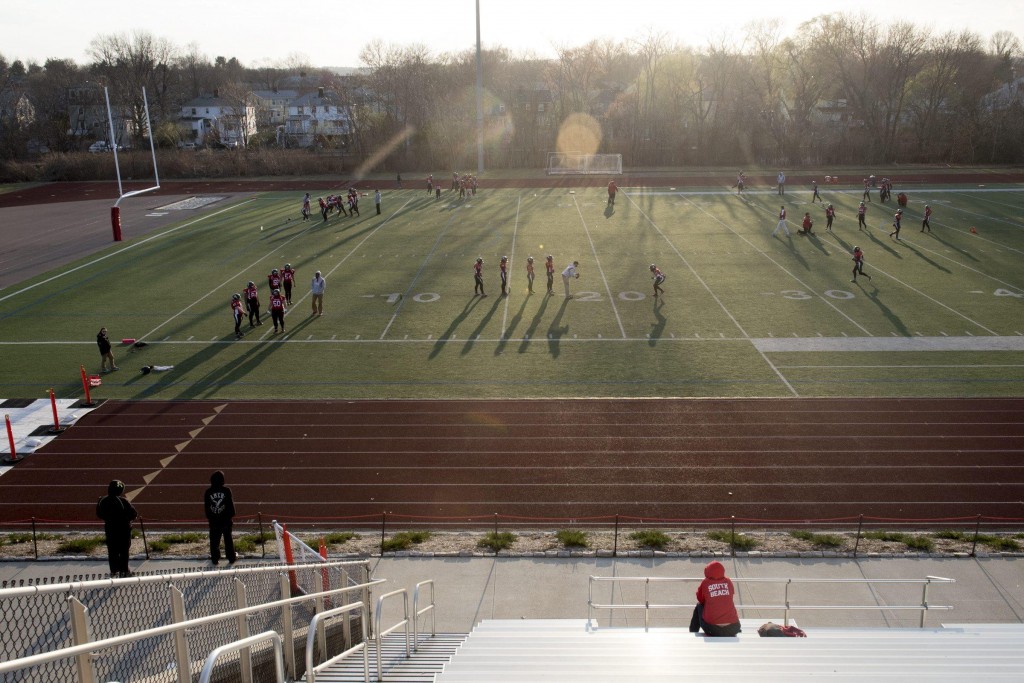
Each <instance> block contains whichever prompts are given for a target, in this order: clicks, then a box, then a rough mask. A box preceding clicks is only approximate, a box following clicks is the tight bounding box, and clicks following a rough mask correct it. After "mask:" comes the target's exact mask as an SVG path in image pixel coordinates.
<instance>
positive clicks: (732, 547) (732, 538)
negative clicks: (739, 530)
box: [729, 515, 736, 557]
mask: <svg viewBox="0 0 1024 683" xmlns="http://www.w3.org/2000/svg"><path fill="white" fill-rule="evenodd" d="M729 518H730V519H731V520H732V528H731V530H730V531H729V555H731V556H732V557H736V515H730V516H729Z"/></svg>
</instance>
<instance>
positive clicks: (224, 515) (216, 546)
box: [203, 470, 238, 565]
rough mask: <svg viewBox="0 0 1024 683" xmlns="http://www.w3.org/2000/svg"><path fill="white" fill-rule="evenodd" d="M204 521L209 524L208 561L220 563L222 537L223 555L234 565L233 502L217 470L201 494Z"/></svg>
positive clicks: (235, 558)
mask: <svg viewBox="0 0 1024 683" xmlns="http://www.w3.org/2000/svg"><path fill="white" fill-rule="evenodd" d="M203 507H204V508H205V509H206V519H207V520H208V521H209V522H210V560H211V561H212V562H213V564H214V565H217V564H219V563H220V539H221V537H222V536H223V537H224V555H225V556H226V557H227V558H228V562H229V563H231V564H234V563H235V560H237V559H238V556H237V555H235V541H234V539H233V538H232V537H231V524H232V518H233V517H234V516H235V501H234V500H233V499H232V497H231V489H229V488H228V487H227V486H225V485H224V473H223V472H221V471H220V470H217V471H216V472H214V473H213V474H212V475H210V488H208V489H206V493H204V494H203Z"/></svg>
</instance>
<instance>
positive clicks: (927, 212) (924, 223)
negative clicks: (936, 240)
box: [921, 204, 932, 232]
mask: <svg viewBox="0 0 1024 683" xmlns="http://www.w3.org/2000/svg"><path fill="white" fill-rule="evenodd" d="M931 217H932V207H930V206H928V205H927V204H925V205H924V220H923V221H921V232H924V229H925V228H928V232H931V231H932V225H931V223H929V222H928V220H929V219H930V218H931Z"/></svg>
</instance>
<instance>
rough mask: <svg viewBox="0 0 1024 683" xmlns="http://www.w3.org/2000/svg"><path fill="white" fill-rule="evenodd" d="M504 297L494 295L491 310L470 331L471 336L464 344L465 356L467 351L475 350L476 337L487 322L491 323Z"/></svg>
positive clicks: (463, 351)
mask: <svg viewBox="0 0 1024 683" xmlns="http://www.w3.org/2000/svg"><path fill="white" fill-rule="evenodd" d="M503 299H504V298H503V297H500V296H496V297H494V299H493V300H492V303H491V308H490V310H489V311H487V312H486V313H484V317H482V318H480V322H479V323H477V326H476V328H475V329H474V330H473V331H472V332H470V333H469V338H468V339H466V343H465V344H463V345H462V355H463V356H465V355H466V354H467V353H469V352H470V351H472V350H473V346H474V344H476V338H477V337H479V336H480V333H481V332H482V331H483V329H484V327H486V326H487V323H489V322H490V321H491V318H493V317H494V314H495V313H497V311H498V307H499V306H501V302H502V301H503Z"/></svg>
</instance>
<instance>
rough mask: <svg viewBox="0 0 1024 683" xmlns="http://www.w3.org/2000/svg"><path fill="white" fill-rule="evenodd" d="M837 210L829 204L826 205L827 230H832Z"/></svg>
mask: <svg viewBox="0 0 1024 683" xmlns="http://www.w3.org/2000/svg"><path fill="white" fill-rule="evenodd" d="M835 217H836V210H835V209H834V208H832V205H831V204H829V205H828V206H827V207H825V221H826V223H825V230H827V231H829V232H832V221H833V220H835Z"/></svg>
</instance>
